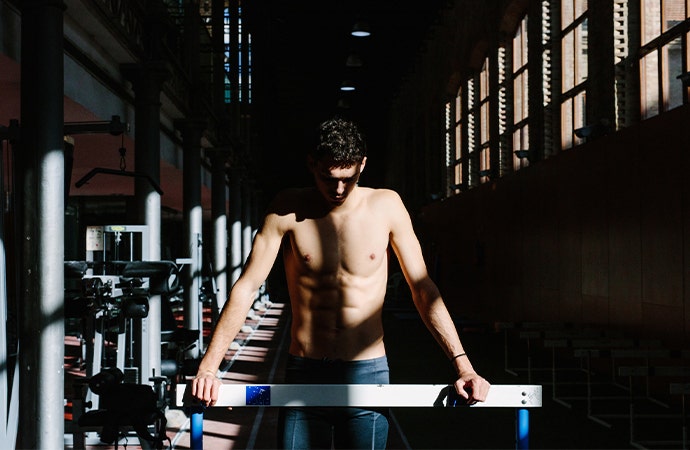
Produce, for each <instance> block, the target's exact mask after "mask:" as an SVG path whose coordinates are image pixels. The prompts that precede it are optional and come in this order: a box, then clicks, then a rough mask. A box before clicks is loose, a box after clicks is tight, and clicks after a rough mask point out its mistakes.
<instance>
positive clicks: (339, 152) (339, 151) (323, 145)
mask: <svg viewBox="0 0 690 450" xmlns="http://www.w3.org/2000/svg"><path fill="white" fill-rule="evenodd" d="M366 155H367V148H366V143H365V141H364V137H363V135H362V133H361V132H360V130H359V128H358V127H357V125H355V123H354V122H351V121H349V120H346V119H343V118H339V117H335V118H333V119H329V120H326V121H325V122H322V123H321V124H320V125H319V139H318V143H317V145H316V147H315V148H314V149H313V150H312V151H311V156H312V157H313V158H314V159H315V160H316V161H321V160H326V159H328V160H332V162H333V166H334V167H349V166H352V165H354V164H357V163H360V162H362V160H363V159H364V157H365V156H366Z"/></svg>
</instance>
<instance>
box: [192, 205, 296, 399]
mask: <svg viewBox="0 0 690 450" xmlns="http://www.w3.org/2000/svg"><path fill="white" fill-rule="evenodd" d="M283 234H284V230H283V227H282V225H281V218H280V217H279V216H277V215H276V214H271V213H269V214H268V215H267V216H266V218H265V219H264V223H263V225H262V227H261V230H260V231H259V232H258V233H257V234H256V236H255V237H254V241H253V243H252V251H251V253H250V255H249V258H248V260H247V264H246V265H245V267H244V271H243V272H242V275H241V276H240V278H239V279H238V280H237V282H236V283H235V285H234V286H233V287H232V290H231V291H230V296H229V298H228V301H227V302H226V303H225V305H224V306H223V309H222V311H221V314H220V317H219V319H218V323H217V324H216V327H215V329H214V331H213V335H212V337H211V342H210V343H209V346H208V348H207V349H206V353H205V354H204V357H203V359H202V360H201V363H200V364H199V370H198V371H197V375H196V377H195V378H194V380H193V381H192V396H193V397H195V398H197V399H198V400H200V401H203V402H206V403H207V404H208V405H209V406H212V405H213V404H214V403H215V402H216V400H217V399H218V390H219V388H220V380H218V378H217V377H216V372H217V371H218V367H219V365H220V363H221V361H222V360H223V358H224V356H225V354H226V352H227V350H228V348H229V346H230V343H231V342H232V341H233V339H235V336H236V335H237V333H238V332H239V330H240V328H242V325H243V324H244V321H245V319H246V317H247V313H248V312H249V308H250V307H251V305H252V303H253V302H254V300H255V298H256V293H257V291H258V290H259V288H260V287H261V285H262V284H263V283H264V281H265V280H266V278H267V277H268V275H269V273H270V271H271V267H272V266H273V263H274V262H275V259H276V256H277V255H278V252H279V250H280V244H281V242H282V238H283Z"/></svg>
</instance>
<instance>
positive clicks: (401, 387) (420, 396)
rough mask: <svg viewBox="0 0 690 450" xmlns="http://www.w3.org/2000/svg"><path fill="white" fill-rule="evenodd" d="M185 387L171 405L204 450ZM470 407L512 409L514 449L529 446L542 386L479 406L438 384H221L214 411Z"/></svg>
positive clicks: (505, 390) (501, 387)
mask: <svg viewBox="0 0 690 450" xmlns="http://www.w3.org/2000/svg"><path fill="white" fill-rule="evenodd" d="M187 387H188V386H187V385H186V384H178V385H177V387H176V405H177V406H183V407H188V408H190V411H191V421H190V444H191V448H192V449H195V450H201V449H203V411H204V409H205V406H204V405H201V404H200V403H199V402H198V401H196V400H195V399H193V398H192V396H191V393H190V391H189V390H188V389H187ZM257 406H258V407H356V408H388V407H390V408H402V407H470V408H515V409H516V410H517V425H516V439H515V445H516V448H518V449H526V448H528V447H529V408H539V407H541V406H542V387H541V385H521V384H498V385H491V388H490V389H489V394H488V396H487V398H486V401H484V402H478V403H475V404H472V405H468V404H467V403H466V401H465V399H463V398H462V397H460V396H459V395H458V394H457V392H456V391H455V387H454V386H452V385H445V384H444V385H441V384H327V385H324V384H223V385H221V387H220V393H219V395H218V401H217V402H216V404H215V405H214V407H257Z"/></svg>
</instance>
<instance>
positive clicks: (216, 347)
mask: <svg viewBox="0 0 690 450" xmlns="http://www.w3.org/2000/svg"><path fill="white" fill-rule="evenodd" d="M247 298H248V299H249V300H247ZM252 301H253V297H252V294H241V293H240V292H232V294H231V295H230V298H229V299H228V302H227V304H226V305H225V307H224V308H223V311H222V312H221V315H220V318H219V319H218V323H217V324H216V327H215V329H214V330H213V334H212V336H211V342H210V343H209V345H208V348H207V349H206V353H205V354H204V357H203V358H202V360H201V363H200V364H199V370H198V372H197V374H202V373H204V372H207V373H212V374H214V375H215V374H216V372H217V371H218V367H219V366H220V363H221V361H222V360H223V358H224V357H225V354H226V353H227V351H228V348H229V347H230V343H232V341H233V340H234V339H235V337H236V336H237V333H239V331H240V329H241V328H242V325H244V322H245V319H246V317H247V312H248V311H249V307H250V306H251V303H252Z"/></svg>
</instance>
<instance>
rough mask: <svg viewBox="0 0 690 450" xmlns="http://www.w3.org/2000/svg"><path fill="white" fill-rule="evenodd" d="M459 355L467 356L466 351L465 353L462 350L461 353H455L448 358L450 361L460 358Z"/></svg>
mask: <svg viewBox="0 0 690 450" xmlns="http://www.w3.org/2000/svg"><path fill="white" fill-rule="evenodd" d="M461 356H467V353H465V352H463V353H458V354H457V355H455V356H453V357H452V358H450V360H451V361H455V360H456V359H458V358H460V357H461Z"/></svg>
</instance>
